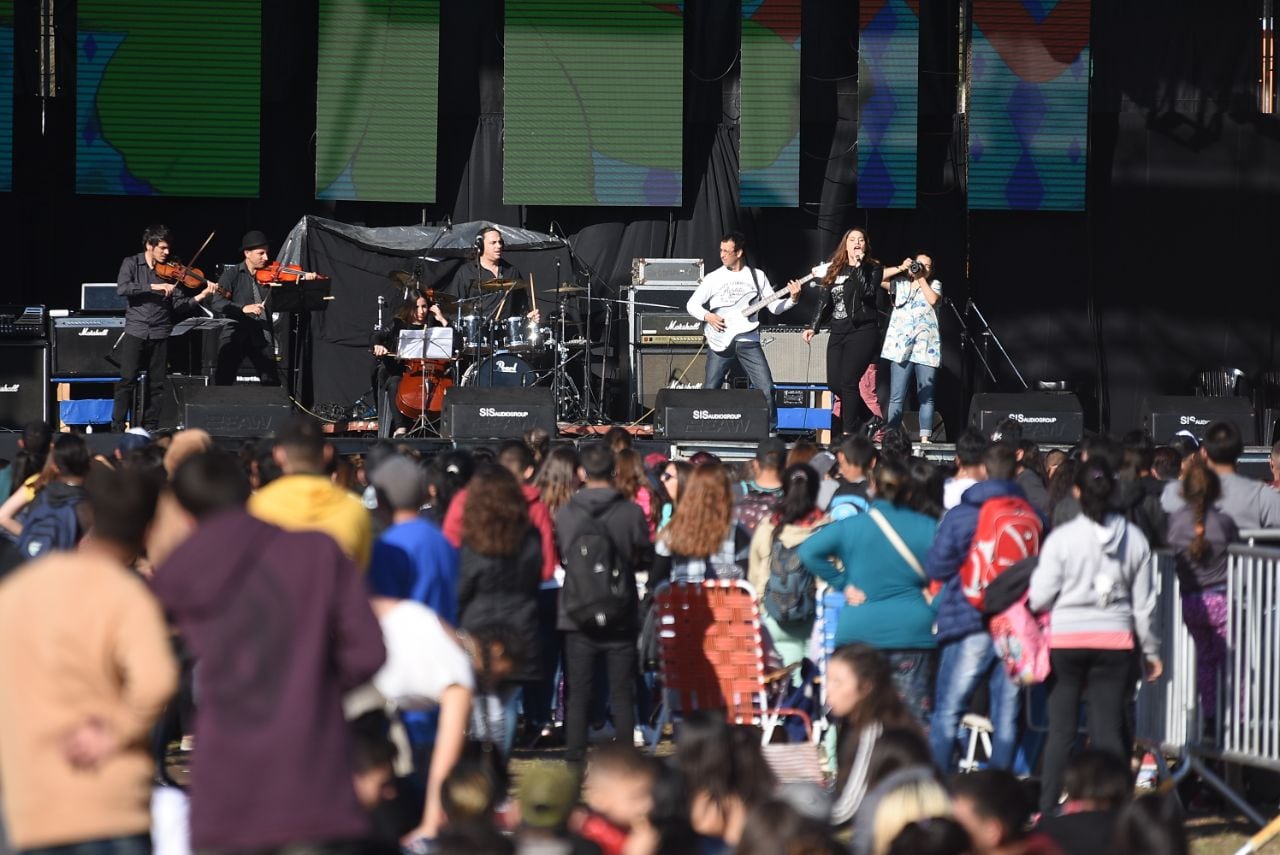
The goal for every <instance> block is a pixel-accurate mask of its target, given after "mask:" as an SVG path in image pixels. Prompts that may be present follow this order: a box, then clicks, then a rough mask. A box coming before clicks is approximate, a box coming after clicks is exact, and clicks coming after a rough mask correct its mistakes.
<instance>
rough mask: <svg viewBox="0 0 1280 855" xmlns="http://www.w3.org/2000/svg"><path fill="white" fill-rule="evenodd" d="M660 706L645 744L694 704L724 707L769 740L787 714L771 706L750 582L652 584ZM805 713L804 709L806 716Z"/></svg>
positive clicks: (653, 746) (655, 740) (696, 707)
mask: <svg viewBox="0 0 1280 855" xmlns="http://www.w3.org/2000/svg"><path fill="white" fill-rule="evenodd" d="M654 608H655V609H657V619H658V662H659V666H660V671H661V675H662V712H661V714H660V716H659V718H658V726H657V729H656V731H655V734H654V738H653V742H652V744H651V745H650V750H656V748H657V745H658V739H659V738H660V736H661V734H662V731H663V727H664V725H666V724H667V723H668V722H669V721H671V720H672V719H674V718H675V717H677V716H682V715H684V714H686V713H689V712H692V711H694V710H723V711H724V713H725V716H726V717H727V718H728V719H729V721H731V722H733V723H735V724H751V725H756V726H759V727H760V728H762V729H763V731H764V736H763V739H762V741H763V742H764V743H765V744H768V742H769V740H770V738H771V736H772V734H773V729H774V728H775V727H776V726H777V724H778V722H779V720H780V719H781V718H782V716H784V715H802V716H803V715H804V713H803V712H801V711H799V710H791V709H787V708H785V707H776V708H770V706H769V703H768V698H767V694H766V690H767V686H766V683H765V670H764V649H763V647H762V644H761V638H760V614H759V611H758V609H757V606H756V593H755V589H754V588H752V587H751V585H750V584H748V583H747V582H744V581H742V580H740V579H734V580H724V581H706V582H678V583H675V584H672V583H669V582H668V583H664V584H662V585H661V586H659V587H658V589H657V591H655V592H654ZM806 718H807V716H806Z"/></svg>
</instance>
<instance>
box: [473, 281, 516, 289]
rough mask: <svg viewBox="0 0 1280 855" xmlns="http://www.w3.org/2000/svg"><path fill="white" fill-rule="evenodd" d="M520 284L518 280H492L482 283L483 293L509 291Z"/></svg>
mask: <svg viewBox="0 0 1280 855" xmlns="http://www.w3.org/2000/svg"><path fill="white" fill-rule="evenodd" d="M519 284H520V281H519V280H518V279H490V280H489V281H488V282H481V283H480V290H481V291H509V290H511V289H512V288H514V287H516V286H517V285H519Z"/></svg>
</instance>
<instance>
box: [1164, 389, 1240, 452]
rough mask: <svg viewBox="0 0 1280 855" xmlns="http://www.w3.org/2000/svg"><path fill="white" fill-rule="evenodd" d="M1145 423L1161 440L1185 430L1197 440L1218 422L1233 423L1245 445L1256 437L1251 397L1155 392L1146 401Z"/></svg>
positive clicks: (1170, 437) (1166, 440)
mask: <svg viewBox="0 0 1280 855" xmlns="http://www.w3.org/2000/svg"><path fill="white" fill-rule="evenodd" d="M1142 422H1143V426H1144V427H1146V429H1147V432H1148V433H1150V434H1151V438H1152V439H1154V440H1155V441H1156V442H1157V443H1164V442H1168V441H1169V440H1170V439H1172V438H1173V435H1174V434H1175V433H1177V432H1178V431H1181V430H1187V431H1191V433H1192V434H1194V435H1195V436H1196V438H1197V439H1201V438H1203V437H1204V431H1205V428H1207V427H1208V426H1209V425H1211V424H1213V423H1214V422H1231V423H1232V424H1234V425H1235V426H1236V429H1237V430H1239V431H1240V436H1242V437H1243V438H1244V444H1245V445H1252V444H1253V442H1254V440H1255V439H1256V437H1255V436H1254V434H1255V432H1256V427H1255V424H1254V420H1253V405H1252V403H1251V402H1250V401H1249V399H1248V398H1238V397H1230V398H1198V397H1192V396H1190V395H1152V396H1150V397H1148V398H1146V399H1145V400H1144V401H1143V402H1142Z"/></svg>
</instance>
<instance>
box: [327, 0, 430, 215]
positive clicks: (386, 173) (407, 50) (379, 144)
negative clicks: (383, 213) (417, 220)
mask: <svg viewBox="0 0 1280 855" xmlns="http://www.w3.org/2000/svg"><path fill="white" fill-rule="evenodd" d="M439 80H440V3H439V2H438V0H321V2H320V51H319V61H318V64H317V74H316V197H317V198H319V199H360V200H368V201H380V202H433V201H435V198H436V124H437V117H436V113H437V105H438V103H439Z"/></svg>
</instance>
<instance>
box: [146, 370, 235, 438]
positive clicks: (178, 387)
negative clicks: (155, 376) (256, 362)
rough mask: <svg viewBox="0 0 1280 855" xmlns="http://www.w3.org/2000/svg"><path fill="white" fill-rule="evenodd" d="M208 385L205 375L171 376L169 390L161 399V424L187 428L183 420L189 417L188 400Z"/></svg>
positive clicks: (167, 389) (167, 379)
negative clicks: (194, 392) (194, 391)
mask: <svg viewBox="0 0 1280 855" xmlns="http://www.w3.org/2000/svg"><path fill="white" fill-rule="evenodd" d="M208 385H209V378H208V377H206V376H204V375H195V376H190V375H187V374H170V375H169V376H168V377H167V378H166V386H167V388H166V389H165V390H164V393H163V394H162V395H161V397H160V424H161V425H163V426H165V427H185V426H186V425H185V423H184V422H183V419H185V418H186V415H187V398H189V397H190V396H191V395H192V393H193V390H197V389H204V388H205V387H206V386H208ZM233 388H234V387H233ZM196 394H199V393H198V392H196Z"/></svg>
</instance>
